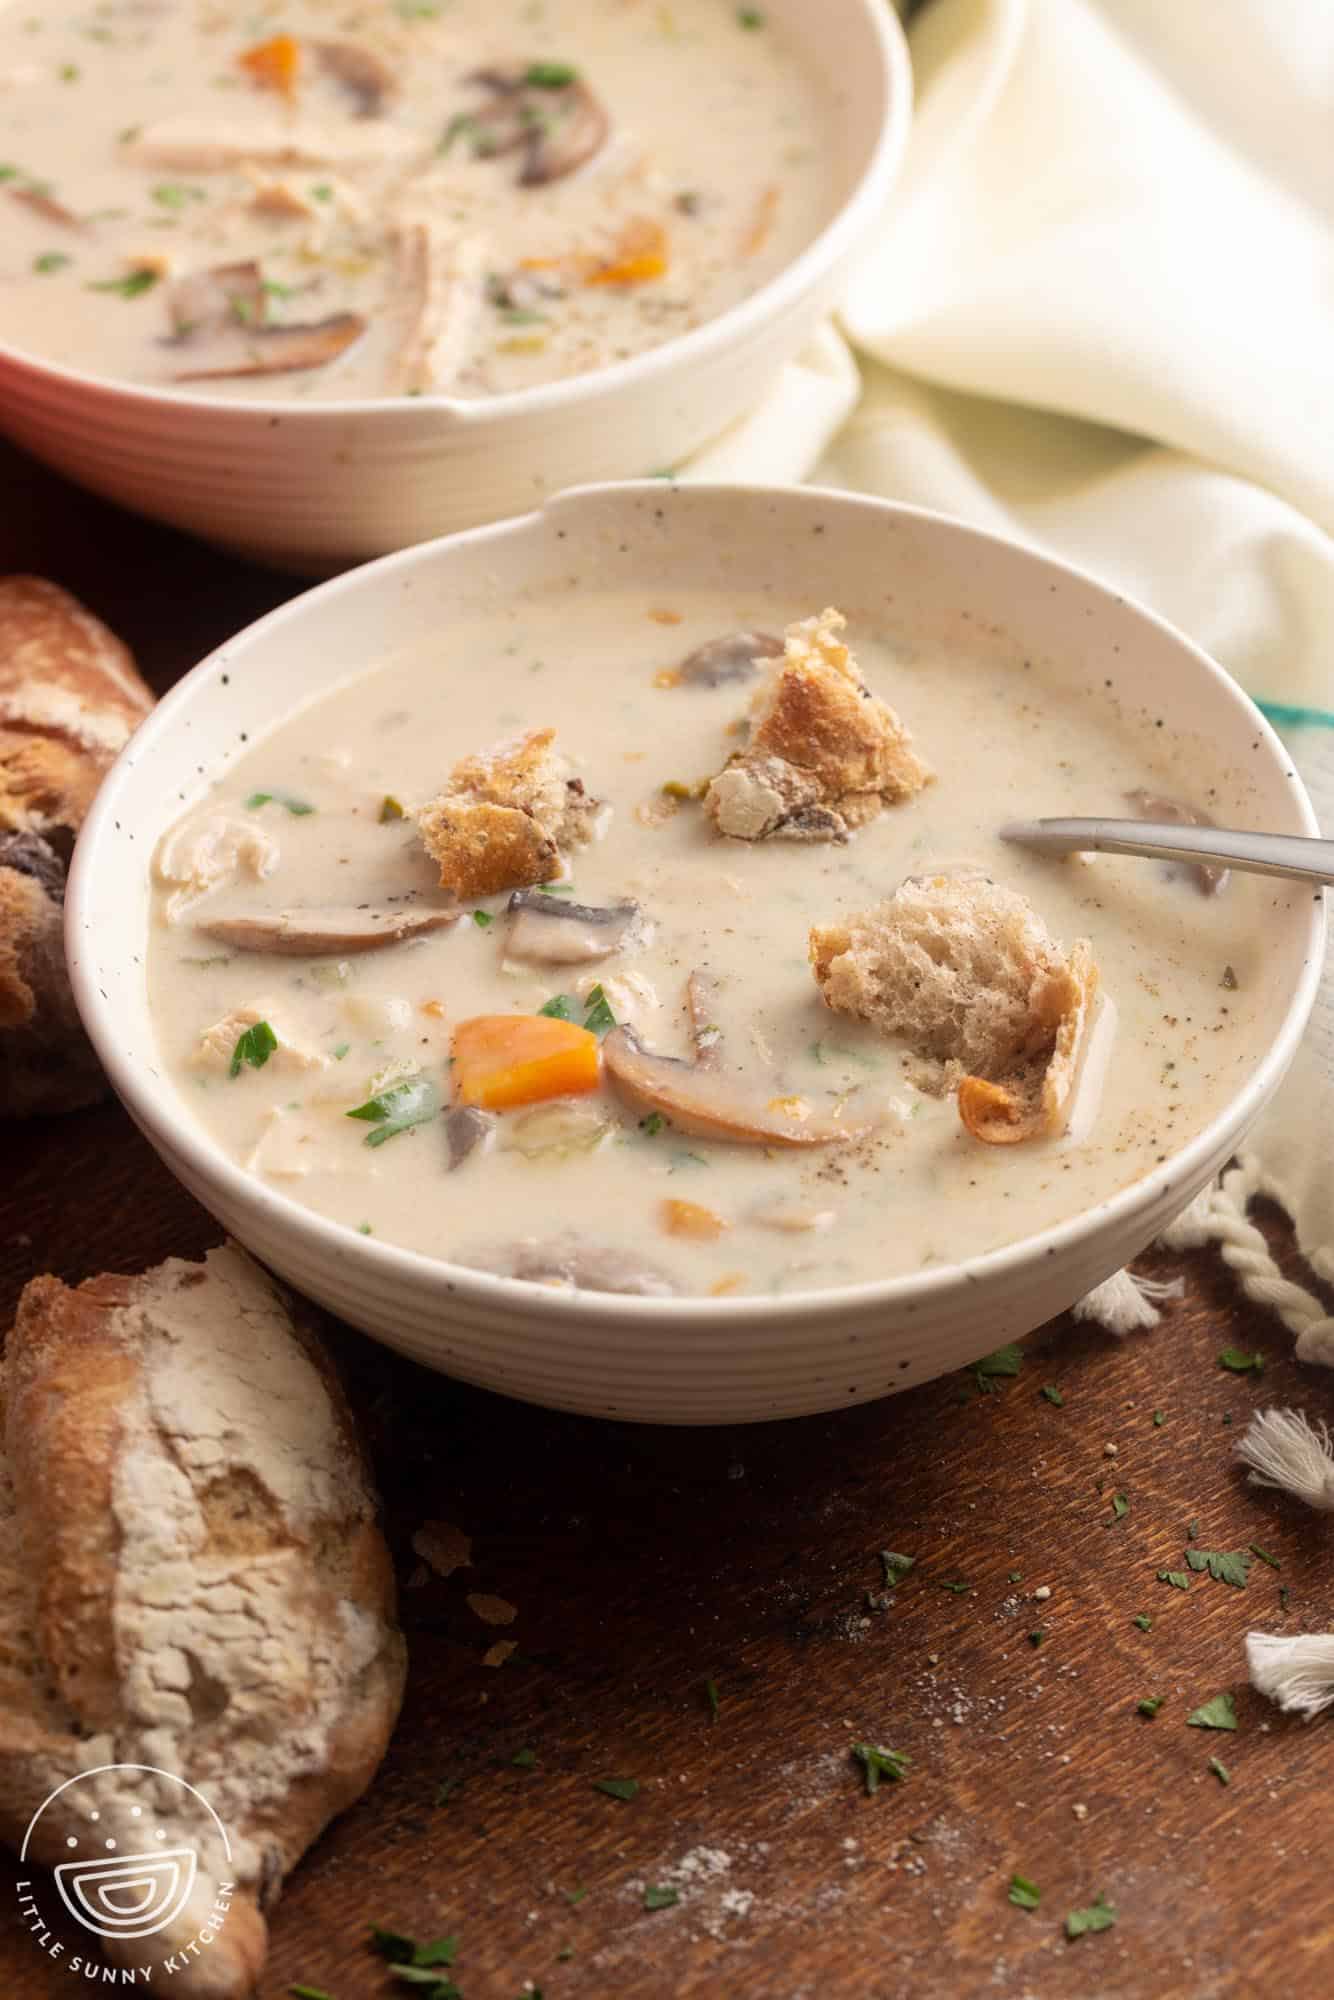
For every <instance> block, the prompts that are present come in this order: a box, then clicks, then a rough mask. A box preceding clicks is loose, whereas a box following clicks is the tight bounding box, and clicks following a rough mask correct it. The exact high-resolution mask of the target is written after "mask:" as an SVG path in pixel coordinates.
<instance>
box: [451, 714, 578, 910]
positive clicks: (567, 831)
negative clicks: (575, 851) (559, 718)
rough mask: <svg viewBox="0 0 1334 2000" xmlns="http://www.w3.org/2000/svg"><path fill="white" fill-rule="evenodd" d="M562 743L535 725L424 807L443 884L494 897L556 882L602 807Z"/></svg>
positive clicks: (457, 770) (466, 763) (456, 772)
mask: <svg viewBox="0 0 1334 2000" xmlns="http://www.w3.org/2000/svg"><path fill="white" fill-rule="evenodd" d="M555 745H556V732H555V730H554V729H535V730H532V731H530V732H529V734H528V735H526V736H521V737H515V738H513V739H511V740H509V741H507V742H505V743H501V744H497V745H496V746H495V747H494V748H493V749H491V750H488V751H483V752H480V753H475V754H473V755H472V756H468V757H464V758H463V759H462V760H461V761H460V762H459V763H458V764H456V765H455V766H454V769H453V771H452V772H451V773H450V778H449V783H448V784H447V785H446V787H445V789H444V790H443V791H442V792H441V793H440V794H439V796H438V797H436V798H434V799H432V800H431V801H430V802H429V803H428V804H427V805H425V806H423V807H422V808H421V809H420V810H419V811H418V812H417V814H416V816H415V817H416V822H417V831H418V832H419V833H420V835H421V838H422V840H423V842H424V843H425V846H426V848H427V851H428V852H429V853H430V855H431V856H432V858H433V859H434V861H435V862H436V864H437V866H438V867H439V870H440V886H441V888H442V889H449V890H451V891H452V892H453V893H454V895H456V896H494V895H500V894H502V893H503V892H504V891H506V890H509V889H527V888H531V887H533V885H534V884H536V883H539V882H549V881H551V880H552V878H553V877H554V876H556V875H558V874H559V873H560V870H561V866H562V859H563V855H564V853H565V852H566V851H568V849H569V848H571V847H572V846H576V845H578V844H579V843H580V842H582V841H585V840H588V839H590V838H591V836H592V833H593V831H594V827H595V824H596V821H597V818H598V815H599V813H600V811H601V807H600V805H599V803H598V801H597V800H595V799H590V798H589V796H588V794H587V793H586V792H585V790H584V786H583V781H582V779H580V778H577V777H576V776H575V775H574V773H573V771H572V769H571V766H570V764H569V761H568V759H566V758H565V757H564V756H562V755H561V753H560V751H558V750H557V749H556V747H555Z"/></svg>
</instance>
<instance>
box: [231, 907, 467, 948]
mask: <svg viewBox="0 0 1334 2000" xmlns="http://www.w3.org/2000/svg"><path fill="white" fill-rule="evenodd" d="M457 922H458V912H457V911H456V910H412V909H404V910H373V909H370V908H369V907H367V908H356V907H353V906H352V905H351V904H349V905H346V906H344V907H341V908H334V907H330V908H328V909H314V910H280V911H278V912H276V913H275V914H274V915H272V916H257V917H213V918H211V919H210V920H209V922H207V923H201V924H200V925H199V926H198V928H199V929H200V930H201V931H203V932H205V934H206V935H207V936H209V937H212V938H217V939H218V940H219V942H220V943H222V944H229V945H232V946H233V947H234V948H235V949H236V950H237V951H267V952H274V953H276V954H277V955H278V956H279V957H282V958H342V957H345V956H347V955H350V954H351V953H353V952H358V951H380V950H382V949H383V948H384V947H385V946H386V945H391V944H405V943H406V942H407V941H408V939H409V938H417V937H425V936H426V935H427V934H428V932H430V931H438V930H440V929H442V928H443V926H444V925H445V924H456V923H457Z"/></svg>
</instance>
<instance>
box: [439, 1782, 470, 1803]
mask: <svg viewBox="0 0 1334 2000" xmlns="http://www.w3.org/2000/svg"><path fill="white" fill-rule="evenodd" d="M462 1783H463V1780H462V1778H442V1779H441V1780H440V1783H439V1784H438V1785H437V1786H436V1788H435V1803H436V1805H438V1806H445V1805H448V1804H449V1801H450V1800H451V1799H452V1798H453V1796H454V1794H455V1792H457V1791H458V1789H459V1787H460V1785H462Z"/></svg>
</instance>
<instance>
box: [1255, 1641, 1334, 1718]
mask: <svg viewBox="0 0 1334 2000" xmlns="http://www.w3.org/2000/svg"><path fill="white" fill-rule="evenodd" d="M1246 1665H1247V1667H1248V1668H1249V1669H1250V1676H1251V1686H1252V1687H1254V1688H1258V1689H1259V1690H1260V1693H1261V1694H1264V1695H1268V1697H1269V1699H1270V1701H1276V1702H1277V1703H1278V1705H1279V1707H1280V1708H1281V1709H1283V1710H1284V1712H1285V1713H1286V1714H1289V1715H1304V1716H1305V1717H1306V1719H1307V1721H1308V1722H1309V1721H1310V1719H1311V1717H1312V1716H1313V1715H1319V1713H1320V1711H1321V1709H1322V1708H1328V1707H1329V1705H1330V1703H1331V1702H1334V1632H1310V1633H1307V1634H1306V1635H1305V1636H1298V1637H1297V1638H1295V1639H1284V1638H1282V1637H1280V1636H1279V1635H1278V1634H1277V1633H1271V1632H1248V1633H1247V1634H1246Z"/></svg>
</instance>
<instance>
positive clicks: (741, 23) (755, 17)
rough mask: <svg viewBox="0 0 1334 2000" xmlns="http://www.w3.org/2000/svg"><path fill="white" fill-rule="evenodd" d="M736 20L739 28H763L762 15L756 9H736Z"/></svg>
mask: <svg viewBox="0 0 1334 2000" xmlns="http://www.w3.org/2000/svg"><path fill="white" fill-rule="evenodd" d="M736 19H737V26H738V27H739V28H751V29H754V28H762V27H763V26H764V15H763V14H762V13H761V11H760V9H759V8H758V7H738V8H737V10H736Z"/></svg>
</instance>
